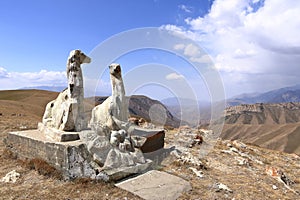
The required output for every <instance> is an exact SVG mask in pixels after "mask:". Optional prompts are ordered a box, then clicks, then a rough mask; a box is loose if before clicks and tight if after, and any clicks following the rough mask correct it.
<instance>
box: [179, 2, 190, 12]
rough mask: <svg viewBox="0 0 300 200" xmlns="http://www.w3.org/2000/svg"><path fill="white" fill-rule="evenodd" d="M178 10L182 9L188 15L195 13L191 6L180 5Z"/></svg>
mask: <svg viewBox="0 0 300 200" xmlns="http://www.w3.org/2000/svg"><path fill="white" fill-rule="evenodd" d="M178 8H180V9H181V10H183V11H184V12H187V13H192V12H193V8H192V7H189V6H186V5H183V4H182V5H179V6H178Z"/></svg>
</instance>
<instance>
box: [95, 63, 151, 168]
mask: <svg viewBox="0 0 300 200" xmlns="http://www.w3.org/2000/svg"><path fill="white" fill-rule="evenodd" d="M109 72H110V79H111V86H112V96H110V97H108V98H107V99H106V100H105V101H104V102H103V103H102V104H100V105H98V106H96V107H95V108H94V109H93V110H92V117H91V122H90V126H91V127H92V130H94V131H95V132H96V133H97V134H98V135H99V136H97V137H96V139H94V141H95V140H97V141H100V142H98V144H96V143H95V142H93V143H92V144H90V145H89V149H90V151H91V153H93V154H94V155H93V157H94V159H95V162H97V163H100V165H103V169H112V168H117V167H129V166H134V165H136V164H138V163H140V164H144V163H145V162H146V161H145V158H144V156H143V154H142V152H141V150H140V149H139V148H140V147H141V146H142V145H143V144H144V142H145V141H146V139H145V138H143V137H138V136H135V137H131V135H130V131H129V130H130V126H131V127H132V126H133V124H130V123H128V103H127V99H126V96H125V88H124V84H123V79H122V74H121V66H120V65H119V64H116V63H113V64H111V65H110V66H109ZM99 138H101V140H100V139H99ZM99 144H100V145H99ZM97 147H98V149H97ZM103 152H107V155H105V156H104V157H105V159H103Z"/></svg>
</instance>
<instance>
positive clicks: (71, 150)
mask: <svg viewBox="0 0 300 200" xmlns="http://www.w3.org/2000/svg"><path fill="white" fill-rule="evenodd" d="M5 144H6V147H7V148H8V149H9V150H11V151H12V152H14V153H15V154H16V155H17V157H18V158H19V159H34V158H38V159H42V160H44V161H46V162H47V163H48V164H50V165H51V166H53V167H55V168H56V169H58V170H60V171H61V172H62V174H63V175H64V177H65V178H66V179H73V178H77V177H90V178H96V171H95V170H94V169H93V167H91V164H92V158H91V156H90V154H89V153H88V151H87V147H86V144H85V143H84V142H82V141H81V140H77V141H70V142H56V141H54V140H52V139H50V138H48V137H46V136H45V135H44V134H43V133H42V132H40V131H39V130H27V131H19V132H10V133H8V136H7V137H6V139H5Z"/></svg>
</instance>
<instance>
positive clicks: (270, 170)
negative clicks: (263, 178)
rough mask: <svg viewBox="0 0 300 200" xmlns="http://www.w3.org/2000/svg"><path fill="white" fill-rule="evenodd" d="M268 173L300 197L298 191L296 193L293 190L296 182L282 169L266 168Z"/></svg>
mask: <svg viewBox="0 0 300 200" xmlns="http://www.w3.org/2000/svg"><path fill="white" fill-rule="evenodd" d="M266 173H267V174H268V175H270V176H271V177H273V178H275V179H276V180H277V181H279V182H281V183H283V184H284V186H285V187H286V188H287V189H289V190H291V191H292V192H294V193H296V194H298V195H300V193H299V192H298V191H295V190H294V189H292V188H291V186H292V185H293V184H294V183H295V182H294V181H292V180H290V179H289V178H288V177H287V176H286V175H285V174H284V173H283V171H282V170H281V169H278V168H276V167H272V166H267V167H266Z"/></svg>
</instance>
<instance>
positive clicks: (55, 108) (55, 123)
mask: <svg viewBox="0 0 300 200" xmlns="http://www.w3.org/2000/svg"><path fill="white" fill-rule="evenodd" d="M90 62H91V59H90V58H89V57H88V56H86V55H85V54H84V53H82V52H81V51H80V50H73V51H71V52H70V55H69V57H68V61H67V78H68V88H67V89H66V90H64V91H63V92H61V93H60V94H59V95H58V97H57V98H56V99H55V100H53V101H51V102H49V103H48V104H47V106H46V110H45V113H44V116H43V125H44V126H46V127H51V128H55V129H58V130H62V131H81V130H83V129H85V128H86V126H87V124H86V123H85V120H84V105H83V96H84V91H83V77H82V70H81V66H80V65H81V64H83V63H90Z"/></svg>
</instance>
